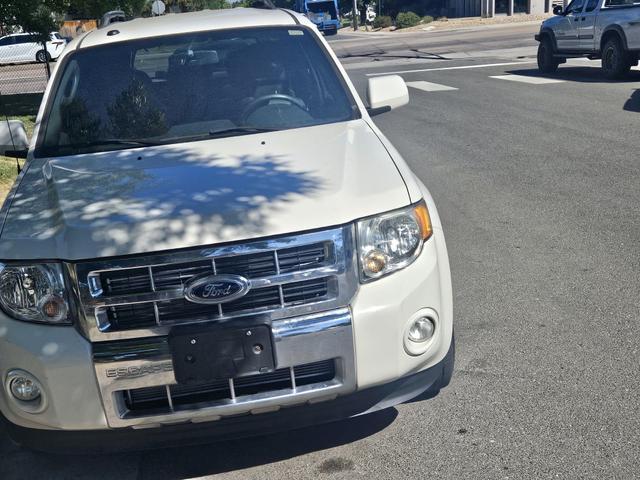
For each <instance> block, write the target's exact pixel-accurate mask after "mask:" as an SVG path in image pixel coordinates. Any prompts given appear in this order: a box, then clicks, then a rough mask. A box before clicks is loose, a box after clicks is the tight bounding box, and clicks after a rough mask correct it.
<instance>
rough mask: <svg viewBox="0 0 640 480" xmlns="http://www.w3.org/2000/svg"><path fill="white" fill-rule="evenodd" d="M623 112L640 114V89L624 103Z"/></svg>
mask: <svg viewBox="0 0 640 480" xmlns="http://www.w3.org/2000/svg"><path fill="white" fill-rule="evenodd" d="M622 109H623V110H626V111H627V112H640V89H638V90H636V91H635V92H633V94H631V97H629V99H628V100H627V101H626V102H625V104H624V107H622Z"/></svg>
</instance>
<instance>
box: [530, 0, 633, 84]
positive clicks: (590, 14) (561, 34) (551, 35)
mask: <svg viewBox="0 0 640 480" xmlns="http://www.w3.org/2000/svg"><path fill="white" fill-rule="evenodd" d="M553 12H554V13H555V14H556V16H555V17H552V18H550V19H547V20H545V21H544V22H542V27H541V28H540V33H538V34H536V36H535V38H536V40H537V41H539V42H540V45H539V46H538V67H539V69H540V71H542V72H544V73H550V72H555V71H556V70H557V68H558V66H559V65H560V64H561V63H565V62H566V61H567V58H573V57H587V58H590V59H594V60H595V59H601V60H602V71H603V73H604V74H605V76H606V77H608V78H620V77H622V76H624V75H625V74H626V73H627V72H628V71H629V69H630V68H631V67H632V66H633V65H637V64H638V55H639V54H640V0H573V1H572V2H571V3H570V4H569V5H568V6H567V8H566V9H563V8H562V6H556V7H554V9H553Z"/></svg>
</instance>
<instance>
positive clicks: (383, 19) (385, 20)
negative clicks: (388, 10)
mask: <svg viewBox="0 0 640 480" xmlns="http://www.w3.org/2000/svg"><path fill="white" fill-rule="evenodd" d="M391 25H393V19H392V18H391V17H389V16H387V15H380V16H378V17H376V18H374V19H373V28H387V27H390V26H391Z"/></svg>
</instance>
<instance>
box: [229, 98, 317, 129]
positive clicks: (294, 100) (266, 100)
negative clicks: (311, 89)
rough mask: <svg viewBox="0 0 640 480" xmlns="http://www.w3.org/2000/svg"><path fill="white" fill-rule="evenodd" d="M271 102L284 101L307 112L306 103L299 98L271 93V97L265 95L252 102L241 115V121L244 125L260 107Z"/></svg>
mask: <svg viewBox="0 0 640 480" xmlns="http://www.w3.org/2000/svg"><path fill="white" fill-rule="evenodd" d="M271 100H284V101H285V102H288V103H290V104H291V105H294V106H296V107H298V108H300V109H301V110H304V111H305V112H306V111H307V106H306V105H305V103H304V102H303V101H302V100H300V99H299V98H296V97H292V96H291V95H285V94H283V93H271V94H269V95H263V96H261V97H258V98H256V99H255V100H252V101H251V103H250V104H249V105H247V106H246V107H245V108H244V110H243V111H242V115H240V121H241V122H242V123H244V122H245V121H246V120H247V118H249V115H251V114H252V113H253V112H255V111H256V110H258V109H259V108H260V107H263V106H264V105H267V104H268V103H269V102H270V101H271Z"/></svg>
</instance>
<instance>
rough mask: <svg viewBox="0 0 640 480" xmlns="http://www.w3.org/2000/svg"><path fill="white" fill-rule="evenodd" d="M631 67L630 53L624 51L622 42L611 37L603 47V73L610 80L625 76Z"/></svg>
mask: <svg viewBox="0 0 640 480" xmlns="http://www.w3.org/2000/svg"><path fill="white" fill-rule="evenodd" d="M630 69H631V62H630V61H629V55H628V54H627V52H625V51H624V48H623V47H622V42H621V41H620V40H619V39H617V38H610V39H609V40H607V42H606V43H605V44H604V48H603V49H602V73H604V76H605V77H607V78H608V79H610V80H615V79H618V78H622V77H624V76H625V75H626V74H627V73H629V70H630Z"/></svg>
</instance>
